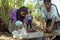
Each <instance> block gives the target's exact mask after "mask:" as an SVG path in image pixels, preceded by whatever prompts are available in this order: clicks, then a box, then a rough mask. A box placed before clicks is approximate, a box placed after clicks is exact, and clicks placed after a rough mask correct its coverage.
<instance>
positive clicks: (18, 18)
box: [16, 6, 28, 22]
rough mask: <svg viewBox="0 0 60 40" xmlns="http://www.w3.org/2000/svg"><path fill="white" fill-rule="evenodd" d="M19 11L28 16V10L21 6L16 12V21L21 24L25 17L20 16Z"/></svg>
mask: <svg viewBox="0 0 60 40" xmlns="http://www.w3.org/2000/svg"><path fill="white" fill-rule="evenodd" d="M21 11H23V12H25V13H26V14H28V9H27V7H25V6H22V7H21V8H19V9H18V10H17V11H16V15H17V17H16V18H17V20H20V21H22V22H23V19H24V18H25V16H21V15H20V13H21Z"/></svg>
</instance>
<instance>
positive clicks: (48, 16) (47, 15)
mask: <svg viewBox="0 0 60 40" xmlns="http://www.w3.org/2000/svg"><path fill="white" fill-rule="evenodd" d="M41 12H42V13H41V15H42V17H43V18H46V19H52V17H53V16H55V17H56V21H59V20H60V18H59V16H58V13H57V10H56V7H55V6H54V5H51V9H50V11H49V12H47V10H46V8H45V6H43V7H42V10H41Z"/></svg>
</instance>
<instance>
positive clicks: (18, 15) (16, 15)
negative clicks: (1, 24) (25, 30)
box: [9, 6, 28, 33]
mask: <svg viewBox="0 0 60 40" xmlns="http://www.w3.org/2000/svg"><path fill="white" fill-rule="evenodd" d="M27 14H28V9H27V7H25V6H22V7H21V8H19V9H14V11H13V13H11V14H10V18H11V19H12V23H10V26H9V31H10V32H11V33H12V32H13V31H14V30H17V27H16V26H15V22H16V21H17V20H19V21H21V22H23V24H24V26H26V25H25V21H26V15H27Z"/></svg>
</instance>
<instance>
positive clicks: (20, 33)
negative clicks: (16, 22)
mask: <svg viewBox="0 0 60 40" xmlns="http://www.w3.org/2000/svg"><path fill="white" fill-rule="evenodd" d="M12 34H13V37H14V38H20V37H23V36H27V31H26V29H25V28H22V29H18V30H14V31H13V32H12Z"/></svg>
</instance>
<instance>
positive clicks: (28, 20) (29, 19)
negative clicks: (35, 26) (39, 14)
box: [27, 11, 33, 28]
mask: <svg viewBox="0 0 60 40" xmlns="http://www.w3.org/2000/svg"><path fill="white" fill-rule="evenodd" d="M32 19H33V17H32V15H31V11H30V12H29V14H28V15H27V28H28V27H29V26H30V28H32Z"/></svg>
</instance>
